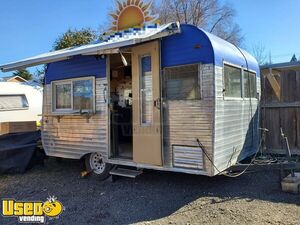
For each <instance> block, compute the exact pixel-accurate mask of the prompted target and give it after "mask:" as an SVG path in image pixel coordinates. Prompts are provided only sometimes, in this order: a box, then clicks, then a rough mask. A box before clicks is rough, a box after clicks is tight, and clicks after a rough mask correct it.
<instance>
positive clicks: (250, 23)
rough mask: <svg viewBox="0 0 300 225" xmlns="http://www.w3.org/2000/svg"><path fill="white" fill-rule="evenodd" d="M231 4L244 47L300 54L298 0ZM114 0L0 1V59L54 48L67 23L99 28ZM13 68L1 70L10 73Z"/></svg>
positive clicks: (286, 56)
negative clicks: (254, 46)
mask: <svg viewBox="0 0 300 225" xmlns="http://www.w3.org/2000/svg"><path fill="white" fill-rule="evenodd" d="M221 1H222V2H224V3H225V4H227V3H229V4H231V5H233V7H234V8H235V10H236V13H237V16H236V22H237V23H238V24H239V25H240V26H241V28H242V32H243V35H244V37H245V43H244V46H245V48H246V49H247V50H248V51H250V52H251V50H252V46H253V45H255V44H258V43H261V44H262V45H264V46H265V48H266V52H267V53H269V51H270V52H271V55H272V60H273V62H282V61H289V60H290V58H291V57H292V54H293V53H296V55H297V57H298V58H300V44H299V38H300V29H299V22H300V13H299V9H300V1H299V0H284V1H283V0H227V1H226V0H221ZM112 7H113V1H107V0H105V1H104V0H88V1H87V0H63V1H62V0H26V1H24V0H10V1H2V2H1V13H0V30H1V35H0V64H3V63H6V62H11V61H15V60H18V59H22V58H26V57H29V56H34V55H37V54H40V53H44V52H47V51H49V50H51V48H52V45H53V42H54V41H55V39H56V38H57V37H58V35H60V34H62V33H63V32H64V31H66V30H67V29H68V28H70V27H71V28H82V27H91V28H94V29H98V28H100V27H101V25H102V24H103V23H105V22H106V21H107V19H108V17H107V12H108V11H109V9H111V8H112ZM7 75H10V73H1V72H0V76H7Z"/></svg>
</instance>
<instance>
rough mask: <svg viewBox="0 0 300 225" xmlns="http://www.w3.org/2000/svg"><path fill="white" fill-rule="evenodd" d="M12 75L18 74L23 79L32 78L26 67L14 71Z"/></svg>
mask: <svg viewBox="0 0 300 225" xmlns="http://www.w3.org/2000/svg"><path fill="white" fill-rule="evenodd" d="M13 75H14V76H20V77H22V78H24V79H25V80H32V74H31V73H30V72H29V71H28V70H26V69H22V70H18V71H16V72H14V73H13Z"/></svg>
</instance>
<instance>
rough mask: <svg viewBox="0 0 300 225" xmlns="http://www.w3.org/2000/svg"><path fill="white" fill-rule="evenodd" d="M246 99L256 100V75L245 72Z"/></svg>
mask: <svg viewBox="0 0 300 225" xmlns="http://www.w3.org/2000/svg"><path fill="white" fill-rule="evenodd" d="M244 97H245V98H250V97H251V98H256V75H255V73H252V72H248V71H244Z"/></svg>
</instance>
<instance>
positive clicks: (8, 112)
mask: <svg viewBox="0 0 300 225" xmlns="http://www.w3.org/2000/svg"><path fill="white" fill-rule="evenodd" d="M42 105H43V89H42V88H41V87H40V86H37V85H29V84H28V83H26V82H22V83H20V82H0V123H2V122H19V121H23V122H24V121H36V122H37V123H39V122H40V120H41V119H42V117H41V114H42Z"/></svg>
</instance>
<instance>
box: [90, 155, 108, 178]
mask: <svg viewBox="0 0 300 225" xmlns="http://www.w3.org/2000/svg"><path fill="white" fill-rule="evenodd" d="M90 166H91V168H92V170H93V172H94V173H96V174H101V173H103V172H104V170H105V163H104V161H103V158H102V156H101V155H100V154H99V153H92V154H91V156H90Z"/></svg>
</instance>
